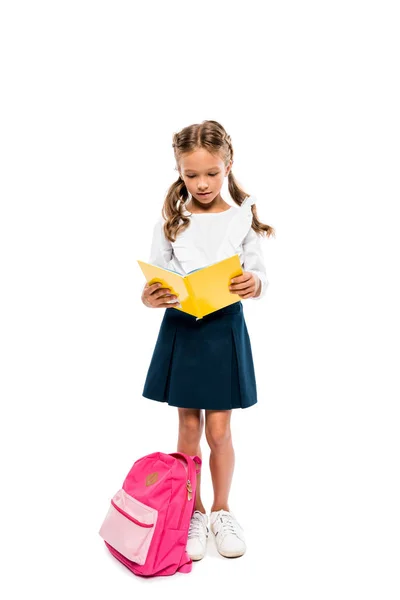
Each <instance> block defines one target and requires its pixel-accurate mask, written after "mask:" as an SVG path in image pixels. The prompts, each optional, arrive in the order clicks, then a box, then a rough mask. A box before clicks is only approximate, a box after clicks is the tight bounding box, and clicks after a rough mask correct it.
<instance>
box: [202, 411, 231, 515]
mask: <svg viewBox="0 0 400 600" xmlns="http://www.w3.org/2000/svg"><path fill="white" fill-rule="evenodd" d="M231 414H232V410H206V438H207V442H208V445H209V446H210V450H211V453H210V470H211V478H212V483H213V488H214V502H213V504H212V507H211V511H216V510H221V509H224V510H227V511H229V505H228V496H229V491H230V487H231V483H232V476H233V470H234V466H235V452H234V449H233V445H232V435H231V428H230V420H231Z"/></svg>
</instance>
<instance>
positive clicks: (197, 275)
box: [137, 254, 243, 319]
mask: <svg viewBox="0 0 400 600" xmlns="http://www.w3.org/2000/svg"><path fill="white" fill-rule="evenodd" d="M137 262H138V263H139V266H140V268H141V269H142V271H143V274H144V276H145V278H146V281H147V282H148V284H149V285H152V284H153V283H157V282H161V283H162V284H163V287H166V288H169V289H170V291H171V293H173V294H175V295H176V296H178V300H179V302H180V303H181V306H182V308H179V307H177V306H173V307H171V308H175V310H181V311H183V312H186V313H188V314H189V315H193V316H194V317H197V318H199V319H201V318H202V317H205V316H206V315H208V314H210V313H212V312H214V311H216V310H219V309H220V308H223V307H224V306H229V305H230V304H234V303H235V302H238V301H239V300H241V297H240V296H239V295H238V294H233V293H232V292H230V290H229V286H230V281H231V279H232V278H233V277H237V276H238V275H243V269H242V265H241V264H240V258H239V255H238V254H234V255H233V256H230V257H229V258H225V259H224V260H220V261H218V262H216V263H213V264H211V265H207V266H206V267H202V268H200V269H194V270H193V271H190V272H189V273H186V275H182V274H181V273H177V272H176V271H173V270H172V269H165V268H163V267H159V266H157V265H152V264H150V263H146V262H143V261H141V260H138V261H137Z"/></svg>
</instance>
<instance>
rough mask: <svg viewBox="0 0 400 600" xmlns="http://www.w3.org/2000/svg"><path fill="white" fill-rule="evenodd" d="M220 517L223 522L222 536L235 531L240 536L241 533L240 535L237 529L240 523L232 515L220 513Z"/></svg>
mask: <svg viewBox="0 0 400 600" xmlns="http://www.w3.org/2000/svg"><path fill="white" fill-rule="evenodd" d="M218 519H219V521H220V522H221V523H222V527H221V530H220V531H221V535H222V537H225V536H226V535H228V534H229V533H233V534H234V535H236V536H237V537H239V538H240V535H239V532H238V529H237V526H238V525H239V524H238V523H236V521H235V520H234V519H233V517H232V515H230V514H222V515H219V517H218Z"/></svg>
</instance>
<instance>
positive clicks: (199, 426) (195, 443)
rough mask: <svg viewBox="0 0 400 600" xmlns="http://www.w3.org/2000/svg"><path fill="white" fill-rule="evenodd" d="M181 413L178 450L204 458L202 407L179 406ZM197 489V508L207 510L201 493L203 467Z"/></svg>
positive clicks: (197, 477) (202, 510)
mask: <svg viewBox="0 0 400 600" xmlns="http://www.w3.org/2000/svg"><path fill="white" fill-rule="evenodd" d="M178 413H179V436H178V448H177V452H184V453H185V454H188V455H189V456H195V455H196V454H197V456H198V457H199V458H201V459H202V454H201V448H200V440H201V436H202V434H203V428H204V415H203V411H202V409H200V408H178ZM196 479H197V489H196V503H195V507H194V509H195V510H199V511H200V512H202V513H205V512H206V509H205V508H204V505H203V502H202V500H201V495H200V484H201V469H200V472H199V473H197V476H196Z"/></svg>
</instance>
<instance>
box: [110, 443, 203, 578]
mask: <svg viewBox="0 0 400 600" xmlns="http://www.w3.org/2000/svg"><path fill="white" fill-rule="evenodd" d="M201 462H202V461H201V458H200V457H198V456H188V455H187V454H183V453H182V452H173V453H171V454H164V453H163V452H153V453H152V454H148V455H147V456H143V457H142V458H139V459H138V460H137V461H136V462H135V463H134V464H133V466H132V468H131V470H130V471H129V473H128V475H127V476H126V478H125V481H124V483H123V484H122V488H121V489H120V490H119V491H118V492H117V493H116V494H115V495H114V496H113V498H112V499H111V506H110V508H109V510H108V513H107V515H106V517H105V519H104V521H103V524H102V526H101V528H100V531H99V534H100V536H101V537H102V538H103V540H104V542H105V544H106V546H107V548H108V550H109V551H110V552H111V554H112V555H113V556H115V558H117V559H118V560H119V561H120V562H122V563H123V564H124V565H125V566H126V567H128V569H130V570H131V571H132V572H133V573H135V575H144V576H154V575H173V574H174V573H176V572H178V571H179V572H180V573H190V571H191V570H192V560H191V559H190V557H189V555H188V553H187V552H186V543H187V538H188V531H189V524H190V519H191V517H192V514H193V512H194V506H195V498H196V483H197V479H196V473H198V472H199V471H200V467H201ZM196 463H197V465H198V469H196Z"/></svg>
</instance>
